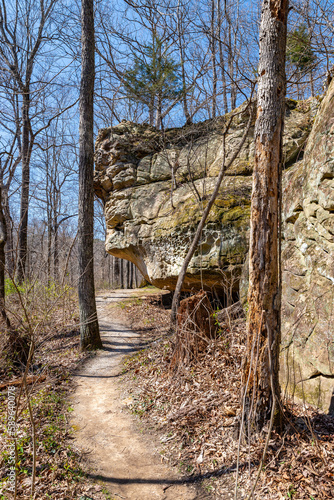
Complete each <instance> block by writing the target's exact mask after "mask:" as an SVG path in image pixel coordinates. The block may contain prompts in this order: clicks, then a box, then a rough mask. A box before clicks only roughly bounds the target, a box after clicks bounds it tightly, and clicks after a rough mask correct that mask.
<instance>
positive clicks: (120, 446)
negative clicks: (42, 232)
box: [71, 290, 207, 500]
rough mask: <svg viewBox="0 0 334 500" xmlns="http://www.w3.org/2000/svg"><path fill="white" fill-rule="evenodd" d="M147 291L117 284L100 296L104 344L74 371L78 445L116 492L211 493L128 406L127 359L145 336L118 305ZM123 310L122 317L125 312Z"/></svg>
mask: <svg viewBox="0 0 334 500" xmlns="http://www.w3.org/2000/svg"><path fill="white" fill-rule="evenodd" d="M138 294H139V295H140V294H141V295H143V292H142V291H136V290H116V291H114V292H106V293H105V294H100V295H99V296H98V297H97V304H98V315H99V322H100V329H101V335H102V340H103V345H104V349H103V350H101V351H99V352H98V353H97V354H96V356H94V357H93V358H91V359H89V360H88V361H87V362H86V363H85V364H84V366H83V367H81V369H80V370H79V371H78V372H77V373H76V374H75V377H74V378H75V382H76V390H75V392H74V393H73V395H72V396H71V400H72V405H73V408H74V412H73V418H72V421H71V423H72V426H73V428H74V429H75V431H76V432H75V436H76V439H75V445H76V446H77V447H78V448H79V449H81V450H82V451H83V452H85V453H86V457H87V461H88V463H89V465H90V468H91V473H90V474H89V475H90V477H92V478H96V479H100V480H101V481H102V482H103V483H104V484H105V485H106V487H107V488H108V490H109V491H110V493H111V495H112V498H115V499H116V498H122V499H131V500H147V499H148V498H152V499H173V500H176V499H177V500H195V499H200V498H206V497H207V495H205V494H202V493H200V492H199V490H198V488H197V487H196V486H195V485H191V484H184V480H183V479H182V478H181V477H180V476H179V475H178V474H177V473H176V472H175V471H173V470H172V469H171V468H169V467H168V466H167V465H166V464H165V463H162V458H161V456H160V455H159V452H158V448H159V443H158V439H157V437H156V435H155V433H154V431H153V430H152V429H147V428H146V429H140V427H139V424H138V421H136V419H135V417H134V416H132V415H131V414H130V413H129V411H128V410H127V400H126V395H125V394H124V392H123V388H122V386H121V384H120V380H119V378H120V375H121V374H122V370H123V365H122V359H123V357H124V356H125V355H126V354H130V353H132V352H135V351H137V350H139V349H140V348H141V347H142V346H143V344H142V341H143V339H142V337H141V335H140V334H139V333H135V332H133V331H131V330H130V329H129V328H128V326H127V325H126V321H125V316H124V314H122V309H121V308H120V307H115V305H116V304H117V303H118V304H119V303H120V302H122V301H124V300H125V301H128V300H129V298H130V297H133V296H138ZM122 316H123V318H122Z"/></svg>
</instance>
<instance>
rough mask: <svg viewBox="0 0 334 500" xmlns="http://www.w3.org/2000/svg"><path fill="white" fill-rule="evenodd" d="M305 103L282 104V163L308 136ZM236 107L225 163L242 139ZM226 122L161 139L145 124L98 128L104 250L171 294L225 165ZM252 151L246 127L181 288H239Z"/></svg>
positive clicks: (308, 111) (241, 119)
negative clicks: (285, 113)
mask: <svg viewBox="0 0 334 500" xmlns="http://www.w3.org/2000/svg"><path fill="white" fill-rule="evenodd" d="M311 104H312V103H302V102H301V103H297V102H294V101H288V103H287V116H286V133H285V137H284V150H285V155H286V162H287V163H288V164H290V163H292V162H293V161H294V160H295V159H296V158H297V157H298V155H299V154H300V152H301V150H302V147H303V145H304V143H305V140H306V138H307V136H308V134H309V132H310V128H311V120H312V105H311ZM242 109H243V108H242V107H241V108H240V109H239V110H238V111H240V114H238V115H237V116H236V117H235V118H234V120H233V122H232V126H231V128H230V130H229V133H228V134H227V136H226V159H227V160H228V158H229V157H230V155H232V154H233V151H234V150H235V148H236V147H237V145H238V143H239V141H240V138H241V136H242V133H243V130H244V126H245V123H246V121H247V113H246V112H242ZM222 129H223V119H218V120H216V121H208V122H204V123H200V124H197V125H193V126H188V127H183V128H181V129H170V130H167V131H166V133H165V134H164V135H162V134H161V133H160V132H158V131H157V130H156V129H154V128H153V127H150V126H148V125H136V124H133V123H130V122H123V123H121V124H120V125H118V126H116V127H113V128H108V129H103V130H100V132H99V135H98V138H97V141H96V157H95V160H96V170H95V189H96V193H97V195H98V196H99V197H100V198H102V199H103V201H104V203H105V217H106V223H107V238H106V250H107V251H108V252H110V253H111V254H112V255H115V256H117V257H122V258H125V259H128V260H130V261H132V262H134V263H135V264H136V265H137V267H138V268H139V269H140V271H141V272H142V274H143V275H144V277H145V278H146V279H147V280H148V281H149V282H150V283H152V284H154V285H156V286H158V287H160V288H168V289H173V288H174V286H175V283H176V279H177V277H178V274H179V271H180V268H181V265H182V261H183V259H184V257H185V255H186V251H187V247H188V245H189V242H190V241H191V238H192V235H193V232H194V229H195V227H196V225H197V223H198V221H199V219H200V217H201V213H202V210H203V206H205V204H206V200H207V197H208V195H209V194H210V193H211V192H212V190H213V187H214V185H215V182H216V178H217V175H218V172H219V168H220V165H221V162H222V154H223V147H222V141H223V135H222ZM253 153H254V142H253V128H251V130H250V132H249V136H248V137H247V139H246V142H245V144H244V146H243V148H242V150H241V152H240V154H239V155H238V158H237V160H236V161H235V162H234V163H233V165H232V166H231V168H230V169H228V170H227V172H226V176H225V179H224V180H223V183H222V186H221V189H220V192H219V196H218V198H217V200H216V203H215V205H214V207H213V210H212V211H211V213H210V216H209V219H208V222H207V225H206V227H205V229H204V231H203V236H202V240H201V245H200V246H199V249H198V252H197V253H196V254H195V256H194V257H193V259H192V261H191V263H190V265H189V268H188V273H187V276H186V279H185V284H184V288H185V290H191V289H201V288H203V287H204V288H206V289H212V288H213V287H214V288H215V289H216V290H217V291H218V293H220V295H221V294H222V293H223V292H224V291H225V292H229V293H230V294H231V293H233V291H234V292H237V291H238V286H239V285H238V283H239V275H240V272H241V268H242V266H243V263H244V260H245V254H246V252H247V247H248V229H249V213H250V193H251V183H252V178H251V174H252V162H253Z"/></svg>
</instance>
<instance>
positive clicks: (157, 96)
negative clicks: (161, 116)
mask: <svg viewBox="0 0 334 500" xmlns="http://www.w3.org/2000/svg"><path fill="white" fill-rule="evenodd" d="M123 84H124V87H125V91H126V95H127V96H128V97H129V98H130V99H133V100H135V101H137V102H140V103H142V104H143V105H145V106H147V107H148V108H149V112H150V115H152V113H153V112H154V111H156V110H158V111H159V112H160V113H161V109H162V107H163V105H164V104H166V102H168V101H172V100H175V99H177V98H178V97H181V95H182V92H183V90H182V85H181V83H180V75H179V70H178V65H177V64H176V63H175V62H174V61H173V59H172V58H171V57H170V54H169V53H168V49H167V48H166V47H164V45H163V43H162V41H161V40H160V39H159V37H158V36H154V37H153V41H152V43H150V44H148V45H144V46H143V47H142V53H141V54H140V55H138V54H134V64H133V66H132V68H130V69H129V70H127V71H126V72H125V73H124V77H123ZM150 121H151V120H150Z"/></svg>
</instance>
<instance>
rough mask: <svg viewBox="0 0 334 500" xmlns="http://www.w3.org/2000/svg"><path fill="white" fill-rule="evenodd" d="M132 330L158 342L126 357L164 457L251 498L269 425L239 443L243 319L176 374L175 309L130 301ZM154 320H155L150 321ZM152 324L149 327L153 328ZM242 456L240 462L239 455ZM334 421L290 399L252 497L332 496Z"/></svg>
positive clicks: (136, 409)
mask: <svg viewBox="0 0 334 500" xmlns="http://www.w3.org/2000/svg"><path fill="white" fill-rule="evenodd" d="M124 310H125V312H126V313H127V315H128V318H129V319H131V321H132V328H134V329H136V330H137V331H140V332H141V333H142V335H143V336H144V338H145V337H146V339H147V341H148V342H149V340H150V338H151V342H152V344H151V345H150V346H149V347H148V348H147V349H145V350H142V351H141V352H140V353H137V354H135V355H133V356H131V357H129V358H127V359H126V361H125V368H124V371H125V372H126V375H125V377H126V380H127V383H128V385H129V387H130V389H129V391H130V394H131V399H132V402H131V403H129V405H130V407H131V410H132V412H133V413H134V414H136V415H138V416H139V417H140V418H141V420H142V422H144V423H146V424H147V426H150V427H152V425H153V426H154V427H155V429H156V430H157V432H158V433H159V435H160V441H161V444H162V451H161V456H162V459H163V460H167V461H168V462H170V463H171V464H173V465H174V466H177V467H178V469H179V470H180V471H181V472H182V473H183V474H184V475H185V478H186V480H187V481H199V482H202V484H203V485H204V487H205V488H206V489H207V490H208V492H210V493H211V494H212V497H213V498H217V499H218V498H219V499H222V498H223V499H224V500H225V499H232V498H236V497H235V493H234V490H235V482H236V470H237V468H238V488H237V498H238V499H246V498H248V495H249V492H250V490H251V488H252V485H253V484H254V481H255V477H256V475H257V472H258V468H259V464H260V461H261V457H262V454H263V449H264V446H265V441H266V434H267V430H266V429H265V431H264V432H263V434H261V435H258V436H254V437H253V438H252V440H250V441H249V442H245V443H241V446H240V449H239V452H238V437H237V436H238V428H239V421H240V415H241V406H240V393H241V363H242V358H243V356H244V354H245V336H246V332H245V323H244V321H243V320H240V319H239V320H236V321H235V322H233V323H232V324H231V325H230V326H229V327H227V326H226V325H225V326H222V327H221V329H220V330H219V337H218V339H217V340H215V341H211V342H209V343H208V344H207V348H206V349H205V350H204V351H203V352H201V353H199V354H198V355H197V357H196V358H194V357H193V358H192V360H191V361H190V362H189V363H188V364H186V365H181V366H177V367H176V370H174V371H171V368H170V360H171V357H172V354H173V350H174V346H175V338H174V337H168V336H167V335H166V334H167V330H168V325H169V311H165V310H163V309H162V308H161V307H159V306H157V305H152V304H150V303H149V302H146V303H145V304H141V305H134V304H133V305H129V306H128V307H126V308H125V309H124ZM151 318H155V321H154V323H153V325H154V326H152V322H151ZM148 325H150V326H148ZM238 456H239V459H238V463H239V465H238V466H237V457H238ZM333 484H334V420H333V418H331V417H329V416H327V415H324V414H323V413H322V412H320V411H318V410H317V409H315V408H312V407H310V406H308V405H302V404H297V403H296V402H295V401H293V400H287V401H285V432H284V434H283V435H282V436H281V435H278V434H276V433H275V432H273V433H272V435H271V438H270V441H269V448H268V452H267V458H266V461H265V465H264V467H263V470H262V471H261V474H260V480H259V482H258V484H257V487H256V491H255V494H254V498H257V499H263V498H266V499H280V500H281V499H290V498H293V499H300V500H304V499H305V500H306V499H307V500H322V499H333V498H334V497H333Z"/></svg>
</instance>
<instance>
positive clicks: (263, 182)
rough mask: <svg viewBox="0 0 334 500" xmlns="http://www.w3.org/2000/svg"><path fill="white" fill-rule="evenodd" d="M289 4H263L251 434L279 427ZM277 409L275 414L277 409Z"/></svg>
mask: <svg viewBox="0 0 334 500" xmlns="http://www.w3.org/2000/svg"><path fill="white" fill-rule="evenodd" d="M287 16H288V0H263V4H262V15H261V28H260V59H259V79H258V98H257V109H258V111H257V121H256V126H255V165H254V174H253V192H252V206H251V233H250V256H249V291H248V305H249V310H248V321H247V333H248V336H247V356H246V358H245V362H244V367H243V385H244V397H243V400H244V421H245V423H246V426H247V428H248V430H249V431H250V432H251V433H252V432H253V431H256V430H257V431H258V430H261V429H262V428H263V426H264V425H265V423H266V422H268V421H269V420H270V418H271V413H272V411H273V409H274V410H275V413H274V414H273V418H274V425H276V426H279V425H280V421H281V418H280V417H281V415H280V405H279V401H280V387H279V379H278V369H279V345H280V339H281V319H280V312H281V276H280V274H281V269H280V243H279V225H280V212H281V206H280V203H281V202H280V199H281V169H282V163H281V162H282V147H281V146H282V133H283V126H284V108H285V88H286V81H285V49H286V26H287ZM275 407H276V409H275Z"/></svg>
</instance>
